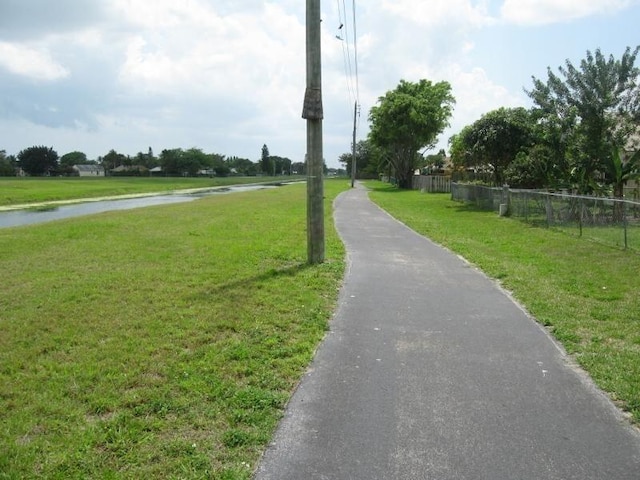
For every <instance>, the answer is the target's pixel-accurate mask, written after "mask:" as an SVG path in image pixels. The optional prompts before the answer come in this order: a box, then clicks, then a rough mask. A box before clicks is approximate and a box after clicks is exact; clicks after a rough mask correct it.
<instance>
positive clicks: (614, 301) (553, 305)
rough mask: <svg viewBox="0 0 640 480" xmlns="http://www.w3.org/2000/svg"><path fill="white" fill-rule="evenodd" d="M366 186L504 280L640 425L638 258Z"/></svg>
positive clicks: (437, 200)
mask: <svg viewBox="0 0 640 480" xmlns="http://www.w3.org/2000/svg"><path fill="white" fill-rule="evenodd" d="M368 185H369V186H370V187H372V188H373V189H374V191H373V192H372V193H371V197H372V199H373V200H374V201H375V202H377V203H378V204H379V205H380V206H381V207H382V208H384V209H385V210H387V211H388V212H390V213H391V214H392V215H394V216H395V217H396V218H398V219H399V220H401V221H403V222H404V223H406V224H407V225H409V226H410V227H412V228H413V229H415V230H416V231H418V232H419V233H422V234H424V235H426V236H428V237H429V238H431V239H432V240H434V241H435V242H438V243H440V244H442V245H444V246H446V247H447V248H449V249H451V250H452V251H454V252H456V253H458V254H460V255H462V256H463V257H465V258H466V259H467V260H469V261H470V262H472V263H474V264H475V265H477V266H478V267H480V268H481V269H482V270H483V271H484V272H486V273H487V274H488V275H489V276H491V277H493V278H496V279H498V280H500V282H501V283H502V284H503V285H504V287H505V288H507V289H508V290H510V291H512V292H513V294H514V296H515V297H516V298H517V299H518V300H519V301H520V302H521V303H522V304H523V305H524V306H525V307H526V308H527V309H528V310H529V312H530V313H531V314H532V315H534V316H535V317H536V318H537V319H538V321H540V322H541V323H542V324H544V325H547V326H549V327H550V329H551V330H552V332H553V334H554V335H555V337H556V338H557V339H558V340H560V342H561V343H562V344H563V345H564V346H565V348H566V349H567V351H568V352H569V353H570V354H572V355H573V356H574V357H575V358H576V360H577V361H578V362H579V363H580V365H582V367H584V369H585V370H586V371H587V372H588V373H589V374H590V375H591V377H592V378H593V379H594V380H595V382H596V383H597V384H598V385H599V386H600V387H601V388H602V389H603V390H605V391H607V392H609V394H610V395H611V397H612V398H613V399H614V400H615V401H616V402H617V403H618V404H619V405H620V406H621V407H622V408H623V409H625V410H627V411H628V412H630V414H631V415H632V417H633V420H634V421H635V422H636V423H640V294H639V293H640V255H638V254H637V253H634V252H631V251H626V252H625V251H623V250H620V249H618V248H611V247H607V246H604V245H601V244H598V243H594V242H590V241H587V240H586V239H584V238H583V239H580V238H575V237H573V236H570V235H567V234H565V233H562V232H559V231H554V230H549V229H544V228H536V227H532V226H530V225H527V224H525V223H522V222H520V221H517V220H512V219H508V218H500V217H498V215H497V214H496V213H493V212H485V211H479V210H477V209H476V208H475V207H472V206H469V205H464V204H461V203H456V202H452V201H451V200H450V196H449V195H448V194H421V193H418V192H415V191H398V190H397V189H394V188H392V187H389V186H387V185H385V184H382V183H379V182H371V183H369V184H368ZM460 294H461V295H464V292H460Z"/></svg>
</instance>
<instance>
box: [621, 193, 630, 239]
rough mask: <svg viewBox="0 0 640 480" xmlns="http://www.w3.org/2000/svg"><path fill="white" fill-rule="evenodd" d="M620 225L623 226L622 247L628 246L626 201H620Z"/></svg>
mask: <svg viewBox="0 0 640 480" xmlns="http://www.w3.org/2000/svg"><path fill="white" fill-rule="evenodd" d="M622 225H623V226H624V249H625V250H626V249H627V248H629V243H628V236H627V225H628V223H627V202H622Z"/></svg>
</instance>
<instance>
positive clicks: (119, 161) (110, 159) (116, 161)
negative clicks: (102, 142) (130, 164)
mask: <svg viewBox="0 0 640 480" xmlns="http://www.w3.org/2000/svg"><path fill="white" fill-rule="evenodd" d="M125 163H127V157H126V155H123V154H122V153H118V152H116V151H115V150H113V149H111V150H109V153H107V154H106V155H105V156H104V157H102V166H103V167H104V169H105V170H107V171H108V170H113V169H114V168H116V167H119V166H120V165H124V164H125Z"/></svg>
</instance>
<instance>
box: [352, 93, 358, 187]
mask: <svg viewBox="0 0 640 480" xmlns="http://www.w3.org/2000/svg"><path fill="white" fill-rule="evenodd" d="M357 117H358V102H356V103H355V105H354V106H353V143H352V147H351V148H352V153H353V159H352V160H351V188H353V187H354V185H355V183H356V169H357V166H358V165H357V162H356V128H357V125H358V123H357Z"/></svg>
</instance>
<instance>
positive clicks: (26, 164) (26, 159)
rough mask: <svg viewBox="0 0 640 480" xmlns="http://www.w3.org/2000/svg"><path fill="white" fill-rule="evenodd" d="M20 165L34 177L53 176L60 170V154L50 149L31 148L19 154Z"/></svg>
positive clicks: (41, 147) (42, 147)
mask: <svg viewBox="0 0 640 480" xmlns="http://www.w3.org/2000/svg"><path fill="white" fill-rule="evenodd" d="M18 165H19V166H20V168H22V170H24V171H25V173H26V174H28V175H32V176H34V177H35V176H42V175H51V174H52V173H54V172H55V171H56V169H57V168H58V153H57V152H56V151H55V150H54V149H53V148H50V147H44V146H38V147H29V148H26V149H24V150H22V151H21V152H20V153H18Z"/></svg>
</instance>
